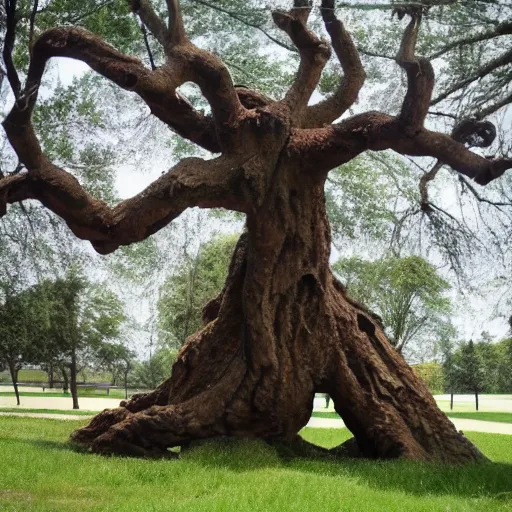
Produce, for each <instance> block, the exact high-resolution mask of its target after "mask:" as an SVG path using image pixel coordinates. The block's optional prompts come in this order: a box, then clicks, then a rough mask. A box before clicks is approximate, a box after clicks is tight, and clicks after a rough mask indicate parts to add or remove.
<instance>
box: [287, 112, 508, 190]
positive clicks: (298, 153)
mask: <svg viewBox="0 0 512 512" xmlns="http://www.w3.org/2000/svg"><path fill="white" fill-rule="evenodd" d="M385 149H393V150H394V151H396V152H397V153H400V154H402V155H410V156H430V157H433V158H437V159H438V160H440V161H441V162H443V163H444V164H446V165H449V166H450V167H451V168H452V169H454V170H455V171H457V172H459V173H460V174H463V175H465V176H467V177H468V178H472V179H473V180H475V181H476V182H477V183H478V184H480V185H487V184H488V183H490V182H491V181H492V180H494V179H496V178H498V177H500V176H501V175H503V173H504V172H505V171H506V170H508V169H511V168H512V159H502V158H499V159H487V158H484V157H482V156H480V155H477V154H476V153H473V152H472V151H470V150H469V149H467V148H466V146H464V144H461V143H459V142H457V141H455V140H453V139H452V138H451V137H450V136H449V135H444V134H441V133H437V132H433V131H430V130H427V129H425V128H421V129H419V130H417V131H416V132H415V133H414V134H411V133H410V131H409V130H408V129H406V128H404V126H403V123H402V122H401V120H400V119H399V118H394V117H392V116H388V115H386V114H383V113H381V112H367V113H365V114H360V115H357V116H353V117H351V118H349V119H347V120H345V121H342V122H340V123H337V124H334V125H331V126H327V127H324V128H317V129H312V130H294V131H293V132H292V137H291V140H290V144H289V148H288V154H289V158H293V159H296V160H297V162H298V165H300V166H301V168H302V169H303V170H307V171H309V172H326V173H327V172H329V171H330V170H331V169H334V168H335V167H337V166H339V165H342V164H344V163H346V162H348V161H350V160H351V159H353V158H355V157H356V156H357V155H359V154H360V153H362V152H363V151H366V150H374V151H382V150H385Z"/></svg>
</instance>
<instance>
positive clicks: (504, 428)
mask: <svg viewBox="0 0 512 512" xmlns="http://www.w3.org/2000/svg"><path fill="white" fill-rule="evenodd" d="M450 421H451V422H452V423H453V424H454V425H455V428H456V429H457V430H462V431H463V432H464V431H467V432H487V433H489V434H507V435H512V423H498V422H496V421H480V420H466V419H460V418H450ZM344 426H345V424H344V423H343V421H342V420H337V419H330V418H311V419H310V420H309V423H308V427H315V428H341V427H344Z"/></svg>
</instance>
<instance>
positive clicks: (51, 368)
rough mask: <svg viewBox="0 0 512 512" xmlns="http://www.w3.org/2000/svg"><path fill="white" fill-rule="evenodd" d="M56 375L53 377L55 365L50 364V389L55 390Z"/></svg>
mask: <svg viewBox="0 0 512 512" xmlns="http://www.w3.org/2000/svg"><path fill="white" fill-rule="evenodd" d="M54 380H55V378H54V375H53V363H50V364H49V365H48V386H49V387H50V389H53V387H54Z"/></svg>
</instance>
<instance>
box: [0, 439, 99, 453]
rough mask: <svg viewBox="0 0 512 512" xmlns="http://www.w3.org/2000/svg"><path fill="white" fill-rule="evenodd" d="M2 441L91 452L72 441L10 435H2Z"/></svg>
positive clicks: (51, 449)
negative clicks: (20, 437)
mask: <svg viewBox="0 0 512 512" xmlns="http://www.w3.org/2000/svg"><path fill="white" fill-rule="evenodd" d="M2 442H6V443H9V444H10V445H13V444H18V445H29V446H31V447H34V448H39V449H44V450H50V451H58V452H74V453H91V452H89V450H88V449H87V447H85V446H82V445H79V444H77V443H72V442H71V441H64V442H60V441H49V440H45V439H13V438H8V437H0V444H1V443H2Z"/></svg>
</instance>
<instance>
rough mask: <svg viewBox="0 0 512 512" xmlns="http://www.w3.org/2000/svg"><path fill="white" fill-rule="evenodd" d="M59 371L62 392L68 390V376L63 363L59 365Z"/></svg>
mask: <svg viewBox="0 0 512 512" xmlns="http://www.w3.org/2000/svg"><path fill="white" fill-rule="evenodd" d="M60 372H61V373H62V392H63V393H67V392H68V391H69V378H68V372H67V371H66V366H65V365H62V366H61V367H60Z"/></svg>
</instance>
